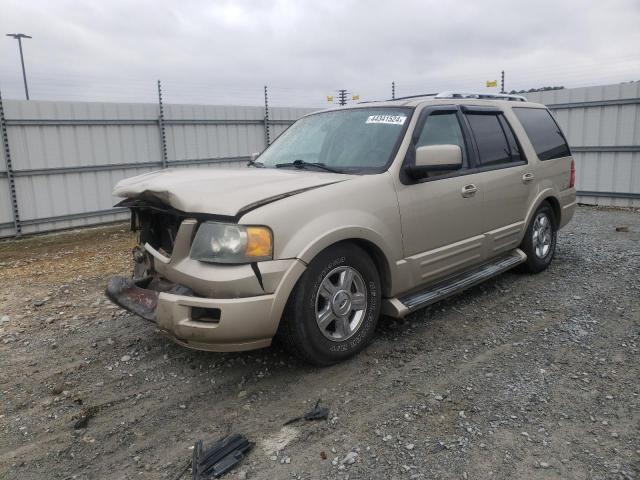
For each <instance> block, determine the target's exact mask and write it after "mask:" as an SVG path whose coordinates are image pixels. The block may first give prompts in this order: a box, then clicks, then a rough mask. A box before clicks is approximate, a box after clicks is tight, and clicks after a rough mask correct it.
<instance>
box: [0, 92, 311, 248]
mask: <svg viewBox="0 0 640 480" xmlns="http://www.w3.org/2000/svg"><path fill="white" fill-rule="evenodd" d="M2 103H3V106H4V112H3V113H4V118H5V121H4V128H3V132H2V133H3V134H4V137H3V138H2V142H3V147H5V148H3V149H2V151H1V152H0V237H7V236H14V235H16V233H19V234H28V233H35V232H44V231H52V230H60V229H65V228H70V227H76V226H83V225H92V224H99V223H106V222H110V221H114V220H119V219H126V218H127V212H126V210H118V209H114V208H113V205H114V203H115V202H116V200H117V199H115V198H114V197H113V196H112V195H111V191H112V189H113V186H114V185H115V183H116V182H118V181H119V180H121V179H123V178H126V177H131V176H134V175H138V174H141V173H146V172H149V171H153V170H158V169H160V168H163V167H196V166H214V167H229V166H243V165H245V164H246V162H247V160H249V158H250V155H251V153H253V152H260V151H262V150H263V149H264V148H265V145H266V143H267V131H268V132H269V133H270V138H272V139H273V138H275V137H276V136H277V135H279V134H280V133H281V132H282V131H283V130H284V129H285V128H287V126H288V125H290V124H291V123H292V122H293V121H294V120H296V119H297V118H299V117H300V116H302V115H304V114H305V113H307V112H309V111H311V109H305V108H270V109H269V119H268V130H267V121H266V119H265V109H264V108H262V107H237V106H203V105H164V106H163V111H162V116H161V115H160V108H159V105H157V104H135V103H81V102H45V101H33V100H31V101H22V100H4V102H2ZM7 146H8V149H7V148H6V147H7ZM7 157H9V162H7ZM8 163H9V165H8ZM7 167H9V168H7Z"/></svg>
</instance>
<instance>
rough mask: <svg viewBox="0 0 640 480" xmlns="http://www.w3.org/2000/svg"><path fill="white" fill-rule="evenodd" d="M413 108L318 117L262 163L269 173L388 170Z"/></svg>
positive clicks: (298, 127) (299, 125)
mask: <svg viewBox="0 0 640 480" xmlns="http://www.w3.org/2000/svg"><path fill="white" fill-rule="evenodd" d="M412 112H413V109H411V108H354V109H345V110H333V111H330V112H323V113H317V114H313V115H309V116H308V117H304V118H301V119H300V120H298V121H297V122H296V123H294V124H293V125H292V126H291V127H289V128H288V129H287V130H286V131H285V132H284V133H283V134H282V135H280V137H278V139H277V140H276V141H275V142H274V143H273V144H271V146H270V147H269V148H267V150H265V151H264V152H263V153H262V155H260V157H259V158H258V162H257V163H258V165H260V166H265V167H290V168H295V167H296V166H297V167H300V166H304V165H302V163H305V164H307V165H306V166H307V167H309V168H313V166H312V165H310V164H313V163H315V164H319V165H322V166H324V167H329V168H331V169H334V170H336V171H339V172H345V173H372V172H377V171H381V170H384V169H385V168H386V167H387V166H388V164H389V163H390V162H391V160H392V157H393V155H394V154H395V153H396V149H397V146H398V144H399V141H400V139H401V137H402V135H403V133H404V132H405V130H406V128H407V126H408V124H409V120H410V118H411V113H412Z"/></svg>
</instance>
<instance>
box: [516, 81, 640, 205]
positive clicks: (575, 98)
mask: <svg viewBox="0 0 640 480" xmlns="http://www.w3.org/2000/svg"><path fill="white" fill-rule="evenodd" d="M524 96H526V97H527V98H528V99H529V100H530V101H532V102H539V103H544V104H545V105H547V106H548V107H549V109H551V111H552V112H553V114H554V115H555V117H556V118H557V120H558V123H559V124H560V126H561V127H562V129H563V131H564V132H565V134H566V136H567V139H568V141H569V145H570V146H571V151H572V152H573V155H574V158H575V160H576V169H577V178H576V187H577V189H578V193H579V196H578V201H580V202H583V203H589V204H596V205H615V206H625V207H631V206H633V207H640V82H628V83H621V84H616V85H604V86H598V87H585V88H570V89H564V90H550V91H547V92H536V93H526V94H524Z"/></svg>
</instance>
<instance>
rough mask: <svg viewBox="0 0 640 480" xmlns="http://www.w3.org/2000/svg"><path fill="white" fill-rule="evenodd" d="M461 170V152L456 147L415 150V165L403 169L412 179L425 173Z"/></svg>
mask: <svg viewBox="0 0 640 480" xmlns="http://www.w3.org/2000/svg"><path fill="white" fill-rule="evenodd" d="M460 168H462V150H460V147H459V146H458V145H425V146H422V147H418V148H416V156H415V164H413V165H407V166H406V167H405V169H406V171H407V173H408V174H409V175H410V176H411V177H413V178H422V177H424V175H425V174H426V173H427V172H442V171H446V170H459V169H460Z"/></svg>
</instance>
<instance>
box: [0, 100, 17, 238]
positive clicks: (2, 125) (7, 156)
mask: <svg viewBox="0 0 640 480" xmlns="http://www.w3.org/2000/svg"><path fill="white" fill-rule="evenodd" d="M0 135H1V136H2V146H3V148H4V162H5V164H6V167H7V180H8V183H9V196H10V197H11V211H12V213H13V228H14V229H15V231H16V233H15V236H16V237H20V236H22V224H21V223H20V211H19V210H18V197H17V195H16V181H15V178H14V176H13V164H12V163H11V151H10V150H9V136H8V135H7V122H6V121H5V118H4V106H3V105H2V92H0Z"/></svg>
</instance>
